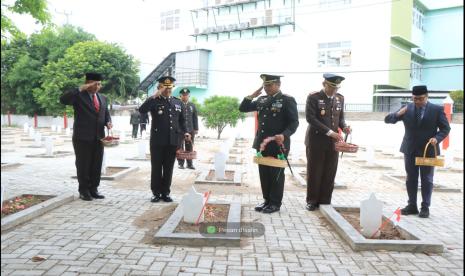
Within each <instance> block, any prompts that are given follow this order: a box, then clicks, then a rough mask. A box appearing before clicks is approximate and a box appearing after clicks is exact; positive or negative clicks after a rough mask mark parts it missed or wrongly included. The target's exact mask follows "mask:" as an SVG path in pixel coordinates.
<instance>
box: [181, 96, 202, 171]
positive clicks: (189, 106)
mask: <svg viewBox="0 0 465 276" xmlns="http://www.w3.org/2000/svg"><path fill="white" fill-rule="evenodd" d="M190 93H191V91H190V90H189V89H188V88H183V89H181V91H180V92H179V94H181V101H182V108H183V111H184V120H185V125H186V131H187V132H189V134H190V135H191V139H190V140H189V141H186V139H184V137H182V140H181V142H180V145H179V147H180V148H181V149H184V150H186V151H192V150H193V145H194V137H195V135H196V134H197V133H198V131H199V123H198V116H197V107H196V106H195V104H193V103H191V102H189V94H190ZM186 161H187V168H188V169H191V170H195V168H194V164H193V163H192V160H189V159H187V160H186ZM178 165H179V168H180V169H184V159H178Z"/></svg>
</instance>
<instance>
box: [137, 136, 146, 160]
mask: <svg viewBox="0 0 465 276" xmlns="http://www.w3.org/2000/svg"><path fill="white" fill-rule="evenodd" d="M137 149H138V151H137V157H138V158H140V159H145V158H146V155H145V151H146V143H145V141H144V140H141V141H139V143H137Z"/></svg>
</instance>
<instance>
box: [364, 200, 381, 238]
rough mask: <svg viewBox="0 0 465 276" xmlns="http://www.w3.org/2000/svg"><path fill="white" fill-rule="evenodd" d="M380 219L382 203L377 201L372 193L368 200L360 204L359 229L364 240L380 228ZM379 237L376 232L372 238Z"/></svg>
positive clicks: (378, 233)
mask: <svg viewBox="0 0 465 276" xmlns="http://www.w3.org/2000/svg"><path fill="white" fill-rule="evenodd" d="M382 217H383V202H382V201H380V200H377V199H376V196H375V194H374V193H371V195H370V198H368V199H366V200H362V202H360V227H361V228H362V235H363V236H364V237H365V238H370V237H371V236H372V235H373V234H374V233H375V231H376V230H377V229H378V228H379V227H380V226H381V223H382ZM379 235H380V232H379V231H378V232H377V233H376V235H375V236H374V237H379Z"/></svg>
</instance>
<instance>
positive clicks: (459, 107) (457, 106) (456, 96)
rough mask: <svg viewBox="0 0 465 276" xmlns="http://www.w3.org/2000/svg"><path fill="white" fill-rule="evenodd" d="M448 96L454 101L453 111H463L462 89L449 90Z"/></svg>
mask: <svg viewBox="0 0 465 276" xmlns="http://www.w3.org/2000/svg"><path fill="white" fill-rule="evenodd" d="M449 95H450V97H451V98H452V100H453V101H454V113H456V112H462V111H463V90H456V91H451V92H450V94H449Z"/></svg>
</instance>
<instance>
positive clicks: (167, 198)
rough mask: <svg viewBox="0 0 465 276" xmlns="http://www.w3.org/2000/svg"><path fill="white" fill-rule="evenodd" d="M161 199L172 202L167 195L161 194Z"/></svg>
mask: <svg viewBox="0 0 465 276" xmlns="http://www.w3.org/2000/svg"><path fill="white" fill-rule="evenodd" d="M161 200H163V201H164V202H173V199H172V198H171V197H170V196H169V195H161Z"/></svg>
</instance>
